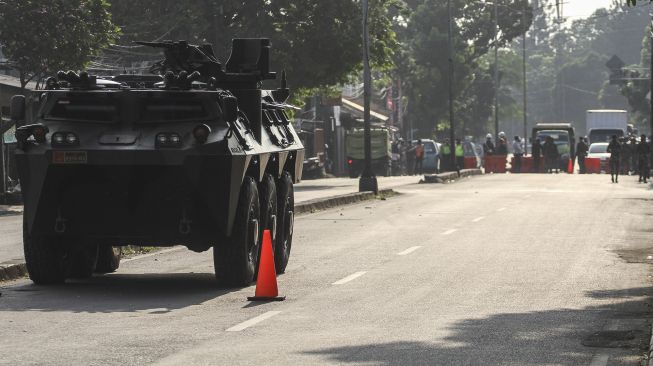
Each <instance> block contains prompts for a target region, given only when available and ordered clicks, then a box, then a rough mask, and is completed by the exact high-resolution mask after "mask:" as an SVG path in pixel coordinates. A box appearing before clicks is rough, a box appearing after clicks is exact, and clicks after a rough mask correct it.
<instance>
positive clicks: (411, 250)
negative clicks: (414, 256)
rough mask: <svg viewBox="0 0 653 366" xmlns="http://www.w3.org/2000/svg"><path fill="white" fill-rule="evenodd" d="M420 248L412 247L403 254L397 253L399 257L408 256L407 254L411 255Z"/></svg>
mask: <svg viewBox="0 0 653 366" xmlns="http://www.w3.org/2000/svg"><path fill="white" fill-rule="evenodd" d="M419 248H421V246H416V247H410V248H408V249H406V250H404V251H403V252H399V253H397V255H406V254H410V253H412V252H414V251H416V250H417V249H419Z"/></svg>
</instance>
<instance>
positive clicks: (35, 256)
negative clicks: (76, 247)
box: [23, 219, 68, 285]
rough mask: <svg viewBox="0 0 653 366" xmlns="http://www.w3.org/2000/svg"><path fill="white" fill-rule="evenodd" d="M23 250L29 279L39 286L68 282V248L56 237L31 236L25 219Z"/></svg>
mask: <svg viewBox="0 0 653 366" xmlns="http://www.w3.org/2000/svg"><path fill="white" fill-rule="evenodd" d="M23 249H24V251H25V264H26V266H27V272H28V274H29V278H30V279H31V280H32V281H33V282H34V283H35V284H37V285H52V284H59V283H63V282H64V281H65V280H66V274H67V266H66V259H67V255H68V251H67V248H66V247H65V246H64V245H63V243H62V242H61V240H60V239H59V238H56V237H48V236H45V235H41V234H31V233H29V230H28V229H27V222H26V220H25V219H23Z"/></svg>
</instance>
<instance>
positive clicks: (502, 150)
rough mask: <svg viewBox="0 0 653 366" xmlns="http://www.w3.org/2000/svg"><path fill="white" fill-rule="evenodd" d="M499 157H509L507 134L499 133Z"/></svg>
mask: <svg viewBox="0 0 653 366" xmlns="http://www.w3.org/2000/svg"><path fill="white" fill-rule="evenodd" d="M497 155H508V142H507V141H506V133H505V132H499V142H497Z"/></svg>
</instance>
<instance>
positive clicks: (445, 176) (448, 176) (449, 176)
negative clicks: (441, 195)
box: [420, 169, 483, 183]
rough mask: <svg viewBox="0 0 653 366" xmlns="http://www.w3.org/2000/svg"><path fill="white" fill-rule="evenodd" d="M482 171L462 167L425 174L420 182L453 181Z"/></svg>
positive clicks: (480, 173)
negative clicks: (453, 170)
mask: <svg viewBox="0 0 653 366" xmlns="http://www.w3.org/2000/svg"><path fill="white" fill-rule="evenodd" d="M482 174H483V171H481V169H463V170H461V171H460V174H458V172H446V173H440V174H427V175H425V176H424V179H423V180H422V181H420V183H447V182H454V181H456V180H457V179H460V178H464V177H471V176H474V175H482Z"/></svg>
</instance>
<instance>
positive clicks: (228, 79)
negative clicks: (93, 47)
mask: <svg viewBox="0 0 653 366" xmlns="http://www.w3.org/2000/svg"><path fill="white" fill-rule="evenodd" d="M140 44H142V45H145V46H150V47H157V48H161V49H163V52H164V55H165V58H164V60H162V61H160V62H158V63H156V64H155V65H154V66H153V67H152V71H153V72H154V74H155V75H150V76H142V75H141V76H139V75H121V76H115V77H110V78H101V77H97V76H92V75H89V74H88V73H85V72H81V73H79V74H78V73H75V72H72V71H69V72H67V73H65V72H59V73H58V75H57V77H56V78H55V77H52V78H49V79H48V80H47V81H46V83H45V90H43V91H39V92H38V93H39V94H38V95H37V99H38V112H37V113H36V115H35V117H34V119H33V122H31V123H30V124H25V119H26V118H25V115H26V106H25V97H23V96H14V98H13V99H12V105H11V116H12V119H13V120H14V121H15V122H16V124H17V126H18V128H17V130H16V138H17V141H18V143H17V144H18V147H17V151H16V161H17V165H18V170H19V176H20V182H21V186H22V193H23V197H24V203H25V213H24V222H23V235H24V249H25V259H26V262H27V269H28V272H29V276H30V278H31V279H32V281H34V282H35V283H37V284H52V283H61V282H64V281H65V280H66V279H67V278H84V277H88V276H91V275H92V274H93V272H101V273H107V272H112V271H115V270H116V269H117V267H118V264H119V261H120V257H119V256H120V250H119V248H120V247H122V246H126V245H140V246H157V247H161V246H173V245H185V246H186V247H188V248H189V249H191V250H193V251H197V252H202V251H206V250H208V249H210V248H213V257H214V263H215V273H216V276H217V278H218V280H220V281H222V282H223V283H225V284H228V285H236V286H238V285H248V284H250V283H251V282H252V280H253V279H254V277H255V275H256V268H257V261H258V256H259V250H260V241H261V238H262V231H263V230H264V229H269V230H271V232H272V236H273V245H274V254H275V256H274V258H275V265H276V269H277V273H282V272H284V270H285V267H286V264H287V263H288V257H289V254H290V248H291V244H292V235H293V220H294V217H293V209H294V198H293V197H294V193H293V184H294V183H296V182H298V181H299V180H300V179H301V175H302V163H303V160H304V148H303V146H302V144H301V142H300V140H299V137H298V135H297V133H296V132H295V130H294V128H293V126H292V124H291V121H290V118H289V115H288V114H287V112H288V110H289V109H290V108H293V107H292V106H290V105H288V104H286V100H287V98H288V96H289V90H288V88H287V87H286V78H285V73H283V74H282V76H281V85H280V87H279V88H278V89H276V90H262V83H263V81H265V80H270V79H275V78H276V73H274V72H270V62H269V59H270V42H269V40H267V39H234V40H233V45H232V46H233V47H232V53H231V56H230V58H229V60H228V62H227V63H226V64H225V65H224V67H223V65H222V64H221V63H220V62H219V61H218V59H217V58H216V56H215V55H214V53H213V49H212V47H211V45H201V46H195V45H191V44H188V43H187V42H184V41H179V42H172V41H165V42H140Z"/></svg>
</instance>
